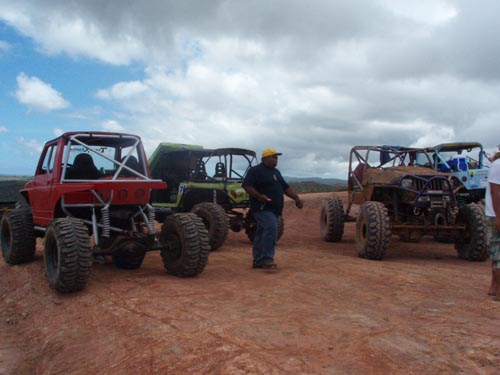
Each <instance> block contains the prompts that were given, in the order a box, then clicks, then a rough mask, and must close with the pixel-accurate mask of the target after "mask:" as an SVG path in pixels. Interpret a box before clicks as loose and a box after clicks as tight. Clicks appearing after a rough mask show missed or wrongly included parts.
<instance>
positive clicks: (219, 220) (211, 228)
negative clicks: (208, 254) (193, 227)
mask: <svg viewBox="0 0 500 375" xmlns="http://www.w3.org/2000/svg"><path fill="white" fill-rule="evenodd" d="M191 212H192V213H194V214H196V215H197V216H198V217H200V218H201V220H203V224H205V228H206V229H207V231H208V238H209V242H210V249H211V250H212V251H213V250H217V249H218V248H219V247H221V246H222V244H223V243H224V241H226V238H227V232H228V230H229V221H228V219H227V216H226V211H224V209H223V208H222V207H221V206H220V205H218V204H216V203H210V202H203V203H198V204H196V205H195V206H194V207H193V208H192V209H191Z"/></svg>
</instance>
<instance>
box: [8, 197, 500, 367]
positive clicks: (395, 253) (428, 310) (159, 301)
mask: <svg viewBox="0 0 500 375" xmlns="http://www.w3.org/2000/svg"><path fill="white" fill-rule="evenodd" d="M327 195H328V194H307V195H303V198H304V200H305V207H304V209H303V210H298V209H295V207H293V205H292V202H290V201H288V202H287V206H286V209H285V222H286V224H285V234H284V236H283V238H282V239H281V241H280V243H279V246H278V249H277V258H276V260H277V262H278V265H279V271H278V272H274V273H273V272H270V271H264V270H254V269H252V268H251V248H250V244H249V242H248V241H247V239H246V237H245V234H244V233H230V235H229V238H228V240H227V242H226V243H225V244H224V246H222V248H221V249H220V250H218V251H216V252H214V253H212V254H211V255H210V261H209V264H208V266H207V268H206V269H205V271H204V272H203V273H202V274H201V275H199V276H198V277H195V278H192V279H179V278H175V277H172V276H169V275H167V274H165V273H164V272H163V268H162V265H161V258H160V256H159V254H158V253H156V252H153V253H149V254H148V255H147V257H146V260H145V262H144V265H143V266H142V267H141V268H140V269H139V270H137V271H125V270H118V269H115V268H113V267H112V266H111V265H100V264H95V265H94V267H93V269H92V276H91V279H90V282H89V284H88V286H87V288H86V289H85V290H84V291H83V292H80V293H76V294H72V295H58V294H56V293H54V292H53V291H51V290H50V288H49V287H48V284H47V281H46V279H45V276H44V269H43V264H42V260H41V253H40V251H37V259H36V261H35V262H33V263H30V264H26V265H21V266H7V265H6V264H5V263H4V262H3V261H2V262H1V263H0V281H1V282H0V297H1V300H0V374H21V375H23V374H40V375H41V374H65V375H66V374H109V375H115V374H116V375H118V374H120V375H122V374H227V375H235V374H236V375H237V374H388V373H400V374H437V373H439V374H498V373H499V372H500V302H495V301H493V300H492V298H491V297H489V296H487V294H486V291H487V288H488V285H489V277H490V265H489V262H484V263H470V262H466V261H462V260H459V259H457V257H456V253H455V250H454V248H453V245H449V244H441V243H437V242H434V241H432V240H431V239H430V238H427V237H425V238H424V239H423V240H422V241H421V242H420V243H418V244H409V243H403V242H400V241H399V240H398V238H397V237H396V236H394V237H393V238H392V241H391V244H390V246H389V250H388V253H387V257H386V259H384V260H383V261H381V262H377V261H369V260H363V259H360V258H358V256H357V254H356V251H355V249H354V224H353V223H348V224H346V232H345V234H344V239H343V240H342V242H340V243H325V242H322V241H321V239H320V236H319V211H320V205H321V199H322V198H323V197H325V196H327ZM339 195H340V196H342V197H343V198H345V195H343V194H339ZM38 246H39V248H38V249H39V250H40V249H41V242H40V243H39V245H38Z"/></svg>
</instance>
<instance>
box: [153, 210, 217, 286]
mask: <svg viewBox="0 0 500 375" xmlns="http://www.w3.org/2000/svg"><path fill="white" fill-rule="evenodd" d="M160 243H161V244H163V245H166V248H165V249H163V250H162V251H161V257H162V259H163V265H164V268H165V271H166V272H167V273H169V274H171V275H174V276H177V277H192V276H196V275H198V274H199V273H201V272H202V271H203V269H204V268H205V266H206V265H207V263H208V255H209V253H210V241H209V238H208V231H207V230H206V228H205V224H204V223H203V221H202V220H201V219H200V218H199V217H198V216H197V215H196V214H194V213H176V214H173V215H169V216H168V217H167V218H166V220H165V223H164V224H163V226H162V230H161V233H160Z"/></svg>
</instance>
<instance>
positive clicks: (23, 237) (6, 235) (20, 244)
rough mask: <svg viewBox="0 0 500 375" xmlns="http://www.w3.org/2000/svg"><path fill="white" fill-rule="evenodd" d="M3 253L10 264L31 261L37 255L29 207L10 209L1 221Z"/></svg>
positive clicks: (0, 242)
mask: <svg viewBox="0 0 500 375" xmlns="http://www.w3.org/2000/svg"><path fill="white" fill-rule="evenodd" d="M0 244H1V247H2V255H3V257H4V259H5V262H6V263H8V264H12V265H14V264H22V263H27V262H31V261H32V260H33V258H34V256H35V249H36V236H35V229H34V225H33V217H32V215H31V210H30V209H29V208H15V209H12V210H8V211H7V212H5V213H4V215H3V216H2V219H1V221H0Z"/></svg>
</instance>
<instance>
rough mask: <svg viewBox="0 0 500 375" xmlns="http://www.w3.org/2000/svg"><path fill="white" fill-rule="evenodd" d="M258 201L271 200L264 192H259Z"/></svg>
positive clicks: (266, 201)
mask: <svg viewBox="0 0 500 375" xmlns="http://www.w3.org/2000/svg"><path fill="white" fill-rule="evenodd" d="M258 199H259V201H260V202H262V203H269V202H271V201H272V199H271V198H269V197H268V196H267V195H265V194H259V198H258Z"/></svg>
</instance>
